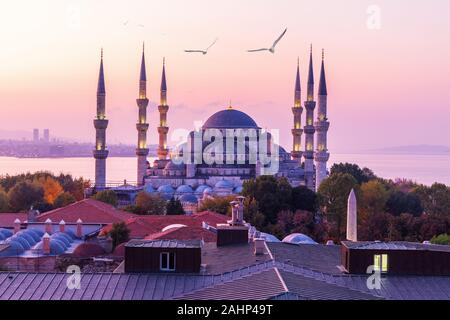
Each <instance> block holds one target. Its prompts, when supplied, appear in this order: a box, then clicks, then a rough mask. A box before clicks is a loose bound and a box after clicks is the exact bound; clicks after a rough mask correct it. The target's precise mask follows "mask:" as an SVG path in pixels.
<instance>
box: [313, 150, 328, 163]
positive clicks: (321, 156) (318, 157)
mask: <svg viewBox="0 0 450 320" xmlns="http://www.w3.org/2000/svg"><path fill="white" fill-rule="evenodd" d="M328 159H330V153H329V152H327V151H326V150H322V151H317V152H316V153H315V154H314V160H315V161H317V162H327V161H328Z"/></svg>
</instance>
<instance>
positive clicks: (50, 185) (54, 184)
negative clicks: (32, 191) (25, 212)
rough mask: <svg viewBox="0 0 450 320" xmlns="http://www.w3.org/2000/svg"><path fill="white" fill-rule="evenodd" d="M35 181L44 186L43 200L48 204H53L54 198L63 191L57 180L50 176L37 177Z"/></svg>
mask: <svg viewBox="0 0 450 320" xmlns="http://www.w3.org/2000/svg"><path fill="white" fill-rule="evenodd" d="M36 183H39V184H41V185H42V188H44V200H45V202H47V203H49V204H53V203H54V202H55V199H56V198H57V197H58V196H59V195H60V194H61V193H63V192H64V189H63V187H61V185H60V184H59V182H58V181H56V180H55V179H53V178H52V177H50V176H47V177H41V178H38V179H36Z"/></svg>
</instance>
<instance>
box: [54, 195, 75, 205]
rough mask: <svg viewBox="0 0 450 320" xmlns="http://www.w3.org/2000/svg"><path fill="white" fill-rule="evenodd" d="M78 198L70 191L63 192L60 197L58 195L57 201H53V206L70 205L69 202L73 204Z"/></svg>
mask: <svg viewBox="0 0 450 320" xmlns="http://www.w3.org/2000/svg"><path fill="white" fill-rule="evenodd" d="M76 201H77V199H76V198H75V197H74V196H73V194H71V193H69V192H63V193H61V194H60V195H58V197H56V199H55V202H54V203H53V206H54V207H55V208H61V207H65V206H68V205H69V204H72V203H74V202H76Z"/></svg>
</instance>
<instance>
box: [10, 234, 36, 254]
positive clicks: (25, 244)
mask: <svg viewBox="0 0 450 320" xmlns="http://www.w3.org/2000/svg"><path fill="white" fill-rule="evenodd" d="M8 240H10V241H11V242H18V243H20V245H21V246H22V248H23V249H24V250H29V249H31V247H32V246H33V245H34V243H29V242H28V240H27V239H26V238H24V237H22V236H21V235H17V234H16V235H13V236H12V237H11V238H9V239H8Z"/></svg>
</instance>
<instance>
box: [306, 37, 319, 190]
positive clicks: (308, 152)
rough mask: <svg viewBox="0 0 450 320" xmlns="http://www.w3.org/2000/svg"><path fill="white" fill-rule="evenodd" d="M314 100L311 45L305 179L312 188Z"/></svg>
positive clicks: (307, 98) (307, 94)
mask: <svg viewBox="0 0 450 320" xmlns="http://www.w3.org/2000/svg"><path fill="white" fill-rule="evenodd" d="M315 107H316V102H315V101H314V73H313V58H312V45H311V47H310V52H309V70H308V85H307V93H306V101H305V109H306V125H305V127H304V130H303V131H304V132H305V152H304V153H303V155H304V157H305V181H306V186H307V187H308V188H309V189H311V190H314V132H315V129H314V109H315Z"/></svg>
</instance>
